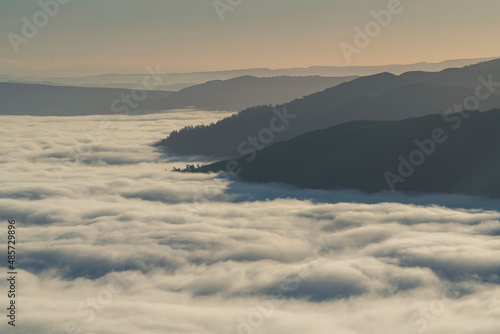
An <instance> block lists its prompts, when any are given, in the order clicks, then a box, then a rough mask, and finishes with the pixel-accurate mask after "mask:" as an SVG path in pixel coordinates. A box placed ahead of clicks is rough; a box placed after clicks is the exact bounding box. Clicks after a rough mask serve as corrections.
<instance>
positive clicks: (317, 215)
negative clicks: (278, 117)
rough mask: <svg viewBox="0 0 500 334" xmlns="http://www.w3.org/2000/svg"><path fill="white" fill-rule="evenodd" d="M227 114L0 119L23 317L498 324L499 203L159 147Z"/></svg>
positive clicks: (1, 198)
mask: <svg viewBox="0 0 500 334" xmlns="http://www.w3.org/2000/svg"><path fill="white" fill-rule="evenodd" d="M224 115H225V114H224V113H205V112H177V113H169V114H158V115H145V116H130V117H127V118H119V117H114V118H109V120H108V121H106V122H103V119H102V117H98V116H88V117H71V118H64V117H45V118H43V117H42V118H37V117H11V116H7V117H1V118H0V121H1V122H2V127H0V137H1V138H2V144H1V145H0V168H1V174H0V182H1V184H2V187H1V189H0V219H1V220H2V221H5V222H6V221H7V219H16V221H17V224H18V238H19V246H18V247H19V260H18V261H19V262H18V264H19V267H20V268H21V270H20V274H19V279H20V284H19V290H20V297H19V304H20V308H19V310H20V311H19V312H21V313H20V316H19V324H18V327H17V328H16V330H19V331H18V332H19V333H30V334H38V333H40V334H41V333H43V334H46V333H65V332H68V333H72V331H71V330H72V329H75V332H79V333H100V334H101V333H102V334H108V333H123V334H129V333H130V334H132V333H133V334H143V333H144V334H145V333H148V334H149V333H225V332H227V333H273V334H276V333H278V334H280V333H287V334H289V333H313V334H323V333H332V332H334V333H341V334H344V333H345V334H358V333H367V334H368V333H369V334H372V333H395V334H399V333H418V332H423V331H425V332H426V333H431V334H438V333H439V334H442V333H450V332H453V333H459V334H462V333H463V334H465V333H472V332H474V333H497V329H498V328H499V326H500V321H499V320H498V319H499V316H500V307H499V304H498V300H499V297H500V287H499V285H498V284H499V283H500V280H499V275H500V269H499V268H500V262H499V261H500V260H499V259H500V240H498V238H497V236H498V234H499V231H500V223H499V221H500V212H498V211H496V210H495V208H498V203H497V201H495V200H492V199H481V198H473V197H467V196H441V195H429V196H421V197H409V196H404V195H402V194H390V193H384V194H378V195H372V196H369V195H364V194H361V193H358V192H353V191H312V190H299V189H293V188H290V187H285V186H280V185H276V184H268V185H256V184H246V183H241V182H237V181H234V180H226V179H224V178H220V177H218V176H216V175H201V174H182V173H174V172H172V171H171V169H172V167H173V166H177V167H180V166H182V164H183V163H198V162H199V163H202V162H203V161H207V159H206V158H202V157H197V158H193V157H191V158H178V157H177V158H174V157H170V156H168V154H165V153H162V152H158V151H156V149H155V148H154V147H153V146H151V144H153V143H154V142H155V141H156V140H158V139H160V137H164V136H165V135H166V134H167V133H168V132H169V131H171V130H173V129H176V128H179V127H181V126H183V125H186V124H196V123H198V121H199V120H200V119H203V120H205V121H206V122H211V121H214V120H216V119H218V118H220V117H222V116H224ZM102 129H109V131H108V130H106V131H102ZM111 129H112V130H111ZM96 131H97V132H96ZM68 157H69V158H68ZM67 158H68V159H67ZM54 168H55V172H54ZM411 203H413V204H411ZM0 235H2V238H3V239H2V240H3V241H5V234H0ZM117 275H118V276H117ZM6 288H7V286H6V282H5V281H1V283H0V289H3V290H4V291H6ZM76 329H78V330H80V331H77V330H76ZM0 331H1V332H2V333H3V332H6V333H7V332H8V328H7V325H6V323H5V321H4V322H2V323H0Z"/></svg>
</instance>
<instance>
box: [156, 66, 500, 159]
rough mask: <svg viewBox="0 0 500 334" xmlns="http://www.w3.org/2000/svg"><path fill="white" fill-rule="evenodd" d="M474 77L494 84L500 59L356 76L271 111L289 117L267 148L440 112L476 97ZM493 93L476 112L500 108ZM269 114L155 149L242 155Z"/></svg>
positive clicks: (197, 131) (250, 114)
mask: <svg viewBox="0 0 500 334" xmlns="http://www.w3.org/2000/svg"><path fill="white" fill-rule="evenodd" d="M479 76H482V77H483V78H484V80H490V79H491V78H492V79H500V60H494V61H490V62H484V63H480V64H478V65H474V66H468V67H465V68H461V69H449V70H445V71H442V72H438V73H430V72H429V73H427V72H411V73H406V74H403V75H401V76H395V75H392V74H390V73H381V74H377V75H373V76H368V77H361V78H358V79H355V80H352V81H350V82H346V83H343V84H340V85H338V86H335V87H332V88H329V89H326V90H324V91H322V92H319V93H315V94H312V95H309V96H306V97H304V98H302V99H299V100H295V101H292V102H290V103H287V104H285V105H279V106H277V109H278V110H281V112H282V113H283V112H284V110H285V109H286V112H287V114H289V115H290V116H289V122H287V124H286V128H284V129H282V130H281V131H279V132H275V133H274V134H273V140H272V143H276V142H277V141H282V140H288V139H291V138H293V137H295V136H298V135H301V134H304V133H306V132H309V131H313V130H317V129H324V128H327V127H330V126H333V125H337V124H341V123H343V122H347V121H353V120H366V119H370V120H401V119H405V118H408V117H418V116H423V115H427V114H437V113H444V112H446V111H447V110H448V109H450V108H452V107H453V105H454V104H462V103H463V102H464V99H465V98H466V97H468V96H471V95H472V96H474V95H475V94H476V87H477V86H478V85H479V84H480V83H481V82H480V80H479ZM496 88H497V89H496V92H495V93H494V94H492V95H491V96H490V97H489V98H488V99H487V100H485V101H482V103H481V105H480V106H479V107H478V108H477V109H479V110H481V111H484V110H489V109H492V108H495V107H498V106H500V89H499V88H498V87H496ZM275 113H276V110H275V111H274V112H273V108H272V107H271V106H259V107H253V108H250V109H247V110H244V111H242V112H240V113H239V114H238V115H235V116H233V117H230V118H227V119H224V120H221V121H219V122H218V123H216V124H212V125H210V126H198V127H194V128H193V127H190V128H184V129H182V130H180V131H176V132H173V133H172V134H171V135H170V136H169V137H168V138H166V139H165V140H163V141H162V142H161V143H160V144H161V145H164V146H166V147H168V148H169V149H171V150H173V151H175V152H177V153H180V154H200V155H212V156H230V157H237V156H241V155H244V154H245V149H244V147H243V146H242V143H244V142H245V141H248V138H249V136H257V135H258V134H259V133H260V131H262V129H265V128H268V127H269V124H270V121H271V120H272V118H273V117H274V114H275ZM267 144H269V143H267ZM267 144H266V143H260V145H264V146H265V145H267Z"/></svg>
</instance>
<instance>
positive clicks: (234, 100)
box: [0, 76, 356, 116]
mask: <svg viewBox="0 0 500 334" xmlns="http://www.w3.org/2000/svg"><path fill="white" fill-rule="evenodd" d="M355 78H356V77H340V78H335V77H320V76H310V77H273V78H255V77H251V76H244V77H238V78H234V79H230V80H225V81H221V80H218V81H210V82H207V83H204V84H201V85H195V86H192V87H188V88H185V89H182V90H180V91H179V92H168V91H155V90H153V91H147V95H146V98H145V99H144V100H143V97H142V93H140V94H137V96H138V98H139V100H133V95H132V90H129V89H115V88H89V87H67V86H53V85H41V84H24V83H0V114H4V115H5V114H8V115H53V116H75V115H99V114H112V113H113V112H114V111H115V110H117V109H118V110H125V109H124V108H127V109H129V110H130V112H131V113H146V112H157V111H163V110H170V109H184V108H197V109H205V110H227V111H233V110H234V111H237V110H241V109H244V108H247V107H249V106H253V105H255V104H278V103H283V102H286V101H289V100H292V99H294V98H297V97H302V96H304V95H308V94H311V93H313V92H318V91H321V90H324V89H325V88H327V87H332V86H336V85H338V84H341V83H344V82H347V81H350V80H352V79H355ZM122 96H129V97H128V98H129V99H132V102H130V103H128V102H125V103H127V104H128V105H125V104H124V103H120V104H115V108H112V103H113V102H114V101H115V100H116V99H119V100H122ZM120 108H121V109H120Z"/></svg>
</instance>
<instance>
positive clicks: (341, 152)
mask: <svg viewBox="0 0 500 334" xmlns="http://www.w3.org/2000/svg"><path fill="white" fill-rule="evenodd" d="M499 170H500V110H498V109H497V110H492V111H487V112H466V113H463V114H452V115H448V116H442V115H428V116H424V117H419V118H411V119H406V120H402V121H353V122H348V123H344V124H341V125H337V126H334V127H331V128H328V129H324V130H317V131H313V132H309V133H306V134H304V135H301V136H298V137H295V138H293V139H291V140H288V141H284V142H280V143H277V144H274V145H271V146H269V147H267V148H265V149H263V150H262V151H259V152H258V153H257V155H256V156H253V157H251V156H246V157H241V158H239V159H236V160H234V161H231V162H230V161H229V160H228V161H221V162H217V163H214V164H210V165H208V166H203V167H201V168H198V169H194V171H195V172H205V173H206V172H220V171H229V172H232V173H236V174H237V175H238V176H239V177H242V178H243V179H244V180H248V181H252V182H279V183H285V184H290V185H294V186H297V187H301V188H313V189H357V190H361V191H364V192H369V193H374V192H380V191H387V190H394V189H395V190H400V191H406V192H418V193H437V192H440V193H461V194H471V195H482V196H492V197H500V176H499V174H498V171H499Z"/></svg>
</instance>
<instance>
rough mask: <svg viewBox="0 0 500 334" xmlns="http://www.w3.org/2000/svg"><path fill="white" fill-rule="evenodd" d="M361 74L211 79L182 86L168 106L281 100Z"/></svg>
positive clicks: (236, 106) (235, 106)
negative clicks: (189, 85)
mask: <svg viewBox="0 0 500 334" xmlns="http://www.w3.org/2000/svg"><path fill="white" fill-rule="evenodd" d="M356 78H357V77H340V78H335V77H331V78H330V77H320V76H311V77H286V76H285V77H272V78H256V77H251V76H244V77H238V78H234V79H230V80H225V81H222V80H217V81H209V82H207V83H204V84H201V85H195V86H192V87H188V88H185V89H182V90H181V91H179V92H178V93H175V94H173V95H172V96H169V97H168V98H166V99H165V101H164V103H165V106H166V107H168V109H181V108H185V107H188V106H192V107H195V108H201V109H218V110H234V111H238V110H242V109H245V108H248V107H251V106H254V105H258V104H261V105H265V104H279V103H285V102H288V101H290V100H293V99H295V98H298V97H302V96H303V95H309V94H312V93H315V92H319V91H322V90H324V89H326V88H329V87H333V86H337V85H339V84H341V83H344V82H347V81H351V80H353V79H356Z"/></svg>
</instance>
